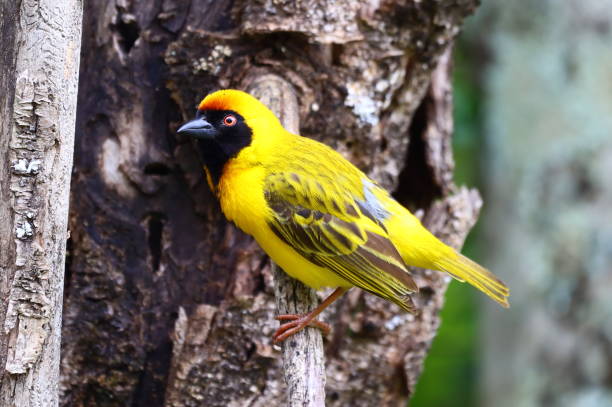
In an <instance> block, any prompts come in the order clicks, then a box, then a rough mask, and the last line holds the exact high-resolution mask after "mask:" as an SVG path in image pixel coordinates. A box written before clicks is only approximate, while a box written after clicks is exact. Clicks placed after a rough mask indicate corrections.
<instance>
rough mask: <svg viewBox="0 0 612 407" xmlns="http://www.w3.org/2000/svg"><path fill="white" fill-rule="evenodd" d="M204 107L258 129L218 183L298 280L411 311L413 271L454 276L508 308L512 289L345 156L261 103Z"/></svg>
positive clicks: (227, 100)
mask: <svg viewBox="0 0 612 407" xmlns="http://www.w3.org/2000/svg"><path fill="white" fill-rule="evenodd" d="M199 109H200V111H202V112H206V111H231V112H236V113H237V114H238V115H240V116H241V117H242V118H243V119H244V123H245V124H246V126H247V127H246V128H248V129H250V131H251V135H250V137H251V139H250V143H249V144H248V145H247V146H245V147H243V148H241V149H240V150H239V151H238V152H237V153H236V154H235V155H234V156H232V157H228V159H227V161H226V162H225V163H224V165H223V167H222V172H221V175H220V177H219V179H218V182H217V183H216V184H215V182H214V181H213V180H212V178H211V176H210V173H209V175H208V179H209V183H210V184H211V186H212V187H213V189H214V190H215V191H216V193H217V195H218V197H219V200H220V203H221V209H222V210H223V213H224V214H225V216H226V217H227V218H228V219H229V220H231V221H233V222H234V223H235V224H236V225H237V226H238V227H239V228H241V229H242V230H243V231H245V232H246V233H248V234H250V235H252V236H253V237H254V238H255V239H256V240H257V242H258V243H259V244H260V245H261V247H262V248H263V249H264V250H265V251H266V253H268V254H269V255H270V257H271V258H272V259H273V260H274V261H275V262H276V263H277V264H279V265H280V267H282V268H283V270H285V271H286V272H287V273H288V274H290V275H291V276H293V277H295V278H297V279H299V280H301V281H302V282H304V283H305V284H307V285H309V286H311V287H314V288H320V287H327V286H330V287H347V288H348V287H352V286H358V287H360V288H362V289H364V290H366V291H369V292H371V293H373V294H375V295H378V296H380V297H382V298H385V299H387V300H390V301H392V302H394V303H396V304H398V305H400V306H401V307H402V308H404V309H406V310H408V311H412V310H413V309H414V308H413V305H412V302H411V300H410V296H409V294H410V293H413V292H415V291H417V287H416V285H415V283H414V281H413V280H412V278H411V277H410V273H409V271H408V270H407V265H412V266H417V267H422V268H428V269H435V270H441V271H445V272H448V273H449V274H450V275H451V276H453V277H455V278H456V279H458V280H460V281H467V282H468V283H470V284H472V285H473V286H475V287H476V288H478V289H480V290H481V291H483V292H484V293H485V294H487V295H488V296H490V297H491V298H493V299H494V300H495V301H497V302H498V303H500V304H501V305H503V306H505V307H507V306H508V301H507V297H508V295H509V290H508V288H507V287H506V286H505V285H504V283H502V282H501V281H500V280H498V279H497V278H496V277H495V276H494V275H493V274H492V273H490V272H489V271H487V270H486V269H484V268H483V267H481V266H479V265H478V264H476V263H475V262H473V261H471V260H469V259H468V258H466V257H464V256H463V255H461V254H459V253H457V252H456V251H455V250H454V249H452V248H450V247H449V246H447V245H445V244H444V243H443V242H441V241H440V240H438V239H437V238H436V237H435V236H433V235H432V234H431V233H430V232H429V231H427V229H425V228H424V227H423V226H422V225H421V223H420V221H419V220H418V219H417V218H416V217H414V216H413V215H412V214H411V213H410V212H409V211H408V210H407V209H406V208H404V207H403V206H402V205H400V204H399V203H398V202H397V201H395V200H394V199H393V198H392V197H391V196H390V195H389V194H388V193H387V191H385V190H383V189H382V188H380V187H379V186H378V185H377V184H376V183H375V182H374V181H373V180H371V179H369V178H368V177H367V176H366V175H365V174H364V173H363V172H361V171H360V170H359V169H357V168H356V167H355V166H353V165H352V164H351V163H350V162H348V161H347V160H346V159H344V158H343V157H342V156H341V155H340V154H338V153H337V152H336V151H334V150H332V149H331V148H329V147H327V146H326V145H324V144H321V143H319V142H317V141H314V140H311V139H308V138H304V137H301V136H298V135H294V134H291V133H289V132H288V131H286V130H285V129H284V128H283V127H282V126H281V124H280V122H279V121H278V119H277V118H276V117H275V116H274V114H272V112H270V111H269V110H268V109H267V108H266V107H265V106H264V105H263V104H261V103H260V102H259V101H257V100H256V99H255V98H253V97H251V96H250V95H248V94H246V93H244V92H240V91H235V90H223V91H219V92H215V93H213V94H211V95H209V96H207V97H206V98H205V99H204V100H203V101H202V103H201V104H200V107H199ZM207 171H208V169H207Z"/></svg>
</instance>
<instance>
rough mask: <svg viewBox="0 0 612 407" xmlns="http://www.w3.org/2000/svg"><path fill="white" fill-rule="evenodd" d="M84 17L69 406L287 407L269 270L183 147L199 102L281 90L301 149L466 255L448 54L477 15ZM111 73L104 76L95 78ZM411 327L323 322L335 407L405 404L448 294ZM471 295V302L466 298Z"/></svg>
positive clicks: (93, 5)
mask: <svg viewBox="0 0 612 407" xmlns="http://www.w3.org/2000/svg"><path fill="white" fill-rule="evenodd" d="M289 3H290V2H286V3H285V2H276V1H258V2H255V1H233V2H220V1H199V2H191V3H190V2H182V1H172V0H164V1H161V2H157V3H155V2H132V1H126V0H123V1H115V2H102V1H91V2H89V3H88V4H87V7H86V13H85V22H86V24H85V27H86V29H85V32H84V36H83V41H84V44H85V46H84V49H85V50H86V51H85V52H84V53H83V61H82V70H81V83H82V86H81V93H80V103H79V111H78V117H77V142H76V151H77V154H76V156H75V157H76V159H75V166H76V171H75V176H74V178H73V194H72V201H71V205H72V206H71V217H70V225H71V231H72V240H71V250H70V256H69V262H68V267H67V276H68V279H69V281H68V283H67V289H66V304H65V314H64V318H65V325H64V326H65V328H64V342H63V350H64V355H63V360H62V369H63V370H62V389H63V404H64V405H67V406H68V405H70V406H85V405H96V406H124V405H126V406H127V405H131V406H147V407H149V406H162V405H166V406H200V405H206V406H228V405H236V406H242V405H247V404H249V405H256V406H263V405H266V406H278V405H285V403H286V398H285V397H286V391H285V384H284V381H283V374H282V372H281V370H282V364H281V363H280V354H281V352H280V348H278V347H276V346H273V345H272V344H271V340H270V335H271V334H272V333H273V332H274V330H275V329H276V327H277V324H278V323H277V322H276V321H275V320H274V316H275V314H276V309H275V302H274V288H273V287H274V283H273V274H272V272H271V267H270V263H269V261H268V260H267V258H266V257H265V256H264V255H263V253H262V252H261V250H260V249H259V248H258V247H257V245H256V244H255V243H254V242H253V240H252V239H251V238H249V237H248V236H245V235H244V234H242V233H241V232H239V231H238V230H236V229H235V227H234V226H233V225H231V224H228V223H227V222H226V221H225V220H224V219H223V216H222V214H221V212H220V210H219V206H218V203H217V201H216V200H215V199H214V198H213V196H212V194H211V193H210V191H209V190H208V187H207V186H206V182H205V181H204V177H203V173H202V169H201V167H200V164H199V162H198V160H197V156H196V155H195V152H194V151H193V149H192V146H191V144H190V142H189V140H186V139H184V138H182V137H178V136H177V135H176V134H175V130H176V128H177V125H178V124H179V123H181V122H182V121H184V120H186V119H188V118H191V117H192V116H193V114H194V111H195V106H196V104H197V102H198V101H199V100H200V99H201V98H202V97H203V96H204V95H206V94H207V93H208V92H210V91H213V90H216V89H219V88H226V87H234V88H240V89H248V88H249V87H250V86H251V85H252V84H253V82H254V81H257V80H258V79H259V78H261V77H263V76H264V75H267V74H274V75H277V76H279V77H281V78H283V80H284V81H286V82H287V83H288V84H290V86H291V87H292V88H293V89H295V92H296V93H297V95H298V102H299V113H300V128H301V134H302V135H305V136H308V137H312V138H315V139H318V140H321V141H323V142H325V143H327V144H329V145H331V146H333V147H334V148H336V149H338V150H339V151H340V152H342V153H343V154H344V155H345V156H346V157H347V158H348V159H350V160H351V161H352V162H354V163H355V164H357V165H358V166H359V167H360V168H362V169H364V170H365V171H367V172H368V173H369V174H370V175H371V176H372V177H374V178H375V179H376V180H378V181H379V182H381V183H382V184H383V185H384V186H385V187H387V188H389V189H391V190H395V191H396V197H397V198H398V199H399V200H400V201H401V202H403V203H405V204H406V205H408V206H409V207H411V208H412V209H422V211H420V213H421V215H422V216H423V217H424V221H425V223H426V225H427V226H429V227H430V229H431V230H432V231H434V232H435V233H437V234H438V235H439V236H441V237H442V238H444V239H445V240H447V241H448V242H450V243H452V244H453V245H455V246H460V245H461V243H462V240H463V238H464V237H465V234H466V233H467V232H468V230H469V229H470V228H471V226H472V224H473V223H474V221H475V220H476V218H477V215H478V210H479V207H480V199H479V197H478V194H477V193H476V192H474V191H468V190H465V189H458V188H456V187H455V186H454V185H453V183H452V169H453V161H452V154H451V149H450V135H451V131H452V103H451V95H450V82H449V70H450V47H451V44H452V41H453V39H454V37H455V35H456V34H457V32H458V30H459V26H460V24H461V23H462V21H463V18H464V17H465V16H466V15H468V14H469V13H470V12H472V11H473V9H474V7H475V3H476V1H452V0H444V1H440V2H436V3H435V4H433V3H429V2H423V3H421V2H412V1H406V2H402V1H397V2H391V1H390V2H381V3H380V4H378V3H376V5H373V4H374V3H372V4H369V3H367V4H364V3H363V2H359V1H349V0H344V1H326V0H316V1H314V0H310V1H303V2H299V3H298V2H296V3H298V4H297V5H293V4H292V5H288V4H289ZM102 61H103V62H102ZM414 273H415V275H416V277H415V278H416V280H417V282H418V283H419V286H420V287H421V294H420V295H419V296H418V298H417V299H416V300H417V303H418V304H419V307H420V309H421V310H422V312H421V313H420V314H419V315H416V316H412V315H407V314H405V313H403V312H401V311H400V310H399V309H398V308H397V307H396V306H395V305H392V304H389V303H388V302H386V301H384V300H381V299H379V298H377V297H374V296H372V295H368V294H365V295H364V294H363V293H362V292H361V291H359V290H358V289H353V290H352V291H351V292H349V294H348V295H346V296H345V298H344V299H343V300H341V301H338V303H337V304H336V305H335V306H334V307H331V308H330V309H329V311H327V312H326V314H324V318H326V319H327V321H328V322H330V323H331V324H332V325H333V327H334V330H333V333H332V335H331V336H329V337H328V338H326V342H325V352H326V369H327V386H326V394H327V399H326V401H327V404H328V405H339V406H340V405H357V406H358V405H364V406H372V405H401V404H403V403H405V401H406V399H407V398H408V397H409V395H410V394H411V393H412V391H413V389H414V385H415V383H416V380H417V378H418V375H419V373H420V371H421V369H422V363H423V358H424V356H425V354H426V352H427V349H428V348H429V345H430V343H431V340H432V338H433V336H434V335H435V331H436V328H437V326H438V323H439V319H438V311H439V310H440V308H441V306H442V301H443V294H444V290H445V288H446V284H447V281H448V277H445V276H443V275H442V274H440V273H437V272H429V271H423V270H414ZM466 289H469V288H467V287H466Z"/></svg>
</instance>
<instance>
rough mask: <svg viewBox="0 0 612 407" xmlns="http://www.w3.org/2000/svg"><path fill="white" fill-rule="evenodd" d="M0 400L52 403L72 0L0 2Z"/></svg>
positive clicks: (69, 129) (73, 73)
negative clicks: (0, 301) (0, 56)
mask: <svg viewBox="0 0 612 407" xmlns="http://www.w3.org/2000/svg"><path fill="white" fill-rule="evenodd" d="M0 17H1V23H0V24H1V32H2V34H3V37H2V38H3V45H2V47H3V50H2V60H1V61H0V63H1V65H0V66H2V73H1V74H0V94H1V95H3V100H2V106H1V111H0V114H1V119H2V121H1V122H0V123H1V124H0V136H1V138H0V154H2V162H3V163H5V164H4V165H3V166H1V167H0V186H1V192H0V194H1V198H2V199H1V200H0V217H1V221H0V297H1V298H2V299H3V301H2V303H1V304H0V321H2V324H1V325H0V326H1V329H0V366H1V371H0V378H1V379H0V380H1V381H0V405H3V406H53V405H57V404H58V381H59V363H60V338H61V315H62V293H63V286H64V260H65V253H66V250H65V249H66V239H67V237H68V235H67V221H68V195H69V190H70V175H71V170H72V152H73V146H74V124H75V117H76V101H77V88H78V86H77V85H78V72H79V53H80V44H81V17H82V6H81V3H80V1H75V0H64V1H51V0H41V1H35V0H29V1H27V0H24V1H17V2H3V3H2V5H1V6H0Z"/></svg>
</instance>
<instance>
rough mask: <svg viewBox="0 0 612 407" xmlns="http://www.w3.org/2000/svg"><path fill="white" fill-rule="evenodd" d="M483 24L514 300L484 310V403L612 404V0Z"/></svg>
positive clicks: (506, 10)
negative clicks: (505, 308)
mask: <svg viewBox="0 0 612 407" xmlns="http://www.w3.org/2000/svg"><path fill="white" fill-rule="evenodd" d="M482 17H483V19H482V21H483V22H486V24H482V25H480V26H479V27H482V29H483V30H486V33H487V35H486V38H487V41H486V43H485V45H486V46H487V48H488V49H489V50H490V55H492V56H493V58H492V60H493V61H495V63H493V64H491V65H489V66H488V67H487V69H486V71H485V75H483V78H484V82H483V84H482V85H483V87H484V88H485V90H486V96H487V98H486V104H485V106H486V109H485V111H484V117H485V118H486V120H485V123H484V124H485V130H486V131H485V134H486V137H487V145H488V146H490V148H489V149H488V151H487V169H488V171H487V174H488V175H489V176H488V177H487V189H488V191H489V192H490V205H489V207H490V208H491V209H490V211H489V212H488V216H487V222H486V224H487V225H489V226H488V227H487V236H488V239H487V241H488V243H489V248H490V251H489V253H490V264H491V265H492V266H493V267H494V268H495V270H499V272H500V274H501V276H502V278H503V279H504V280H506V281H507V282H508V283H509V285H510V287H511V288H512V289H513V290H514V291H513V293H514V298H515V299H514V302H513V307H512V308H511V309H510V312H508V313H504V314H503V315H502V314H500V313H498V312H496V310H493V309H491V310H488V312H487V313H486V318H485V327H486V330H485V332H486V336H485V338H486V341H485V343H484V345H485V346H484V348H483V349H484V351H485V352H484V359H483V372H484V373H483V380H482V387H483V392H482V393H483V405H495V406H499V407H506V406H516V405H526V406H529V405H547V406H580V407H589V406H610V405H612V381H611V378H612V363H611V361H612V329H611V328H612V324H611V321H612V319H611V317H612V307H611V302H610V298H611V297H610V286H611V284H612V251H611V249H610V248H611V247H612V233H611V230H612V228H611V226H612V222H611V220H610V219H611V218H610V208H612V183H610V174H612V166H611V164H612V137H611V134H612V119H611V117H612V116H610V114H609V112H610V111H611V109H612V95H611V93H610V92H609V91H607V90H604V89H608V88H607V87H606V86H607V84H609V83H610V72H611V70H612V58H610V49H611V47H612V31H611V30H610V27H611V26H612V1H610V0H584V1H568V2H533V1H529V0H519V1H516V2H511V3H509V2H504V1H492V2H488V3H487V5H486V7H485V14H484V15H483V16H482ZM491 17H493V18H491ZM478 37H479V38H483V37H485V36H483V35H482V34H480V35H478ZM501 366H503V368H501Z"/></svg>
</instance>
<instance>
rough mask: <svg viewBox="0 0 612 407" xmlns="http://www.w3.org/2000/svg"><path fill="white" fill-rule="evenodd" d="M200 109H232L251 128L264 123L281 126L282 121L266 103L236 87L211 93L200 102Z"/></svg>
mask: <svg viewBox="0 0 612 407" xmlns="http://www.w3.org/2000/svg"><path fill="white" fill-rule="evenodd" d="M198 110H201V111H204V110H232V111H234V112H236V113H238V114H239V115H241V116H242V117H243V118H244V119H245V121H246V122H247V124H248V125H249V126H250V127H251V128H254V127H258V126H257V125H258V124H259V125H261V124H262V123H266V124H267V126H270V125H271V124H272V125H279V126H280V122H279V121H278V119H277V118H276V116H275V115H274V113H272V112H271V111H270V109H268V108H267V107H266V105H264V104H263V103H261V102H260V101H259V100H257V99H256V98H254V97H253V96H251V95H249V94H248V93H246V92H243V91H241V90H236V89H223V90H219V91H216V92H213V93H211V94H209V95H208V96H206V97H205V98H204V99H203V100H202V101H201V102H200V105H199V106H198Z"/></svg>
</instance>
